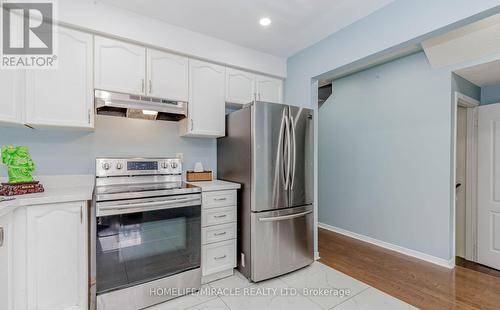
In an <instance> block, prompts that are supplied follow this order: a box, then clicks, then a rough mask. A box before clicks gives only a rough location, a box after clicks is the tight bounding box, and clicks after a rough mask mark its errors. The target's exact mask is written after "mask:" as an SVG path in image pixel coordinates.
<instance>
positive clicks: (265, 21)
mask: <svg viewBox="0 0 500 310" xmlns="http://www.w3.org/2000/svg"><path fill="white" fill-rule="evenodd" d="M259 24H260V25H261V26H269V25H271V19H270V18H269V17H262V18H261V19H260V20H259Z"/></svg>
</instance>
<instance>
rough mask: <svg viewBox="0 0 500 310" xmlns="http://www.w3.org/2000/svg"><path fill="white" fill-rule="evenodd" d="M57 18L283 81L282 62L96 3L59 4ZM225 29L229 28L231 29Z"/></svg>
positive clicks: (69, 0)
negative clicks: (280, 78) (272, 76)
mask: <svg viewBox="0 0 500 310" xmlns="http://www.w3.org/2000/svg"><path fill="white" fill-rule="evenodd" d="M165 14H167V12H166V13H165ZM168 14H175V12H170V13H168ZM57 15H58V19H59V20H60V21H62V22H63V23H67V24H71V25H75V26H77V27H81V28H86V29H89V30H92V31H94V32H101V33H105V34H108V35H112V36H116V37H121V38H127V39H129V40H133V41H137V42H140V43H144V44H147V45H151V46H154V47H159V48H163V49H167V50H171V51H174V52H177V53H181V54H185V55H189V56H193V57H196V58H200V59H205V60H210V61H213V62H217V63H221V64H226V65H230V66H234V67H238V68H242V69H246V70H251V71H257V72H262V73H265V74H269V75H274V76H277V77H286V72H287V71H286V59H285V58H281V57H277V56H274V55H270V54H266V53H262V52H259V51H255V50H252V49H249V48H246V47H241V46H238V45H235V44H232V43H229V42H227V41H223V40H220V39H217V38H213V37H210V36H207V35H203V34H200V33H196V32H193V31H190V30H187V29H184V28H180V27H177V26H174V25H170V24H167V23H165V22H162V21H160V20H156V19H151V18H147V17H144V16H141V15H138V14H135V13H133V12H130V11H127V10H123V9H121V8H117V7H113V6H110V5H107V4H103V3H100V2H99V1H94V0H59V1H58V14H57ZM221 26H223V25H221ZM225 26H227V27H230V25H225Z"/></svg>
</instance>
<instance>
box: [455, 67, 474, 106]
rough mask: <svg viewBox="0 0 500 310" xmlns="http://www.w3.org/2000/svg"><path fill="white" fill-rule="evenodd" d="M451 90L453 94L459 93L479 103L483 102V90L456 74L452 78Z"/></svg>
mask: <svg viewBox="0 0 500 310" xmlns="http://www.w3.org/2000/svg"><path fill="white" fill-rule="evenodd" d="M451 89H452V91H453V92H455V91H458V92H460V93H462V94H464V95H467V96H469V97H471V98H474V99H476V100H478V101H480V100H481V88H480V87H479V86H477V85H475V84H473V83H471V82H469V81H468V80H466V79H464V78H463V77H461V76H459V75H456V74H455V73H453V74H452V77H451Z"/></svg>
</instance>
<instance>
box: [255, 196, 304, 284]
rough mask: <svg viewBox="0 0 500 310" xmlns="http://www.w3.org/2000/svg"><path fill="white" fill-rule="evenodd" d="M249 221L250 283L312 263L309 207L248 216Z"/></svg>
mask: <svg viewBox="0 0 500 310" xmlns="http://www.w3.org/2000/svg"><path fill="white" fill-rule="evenodd" d="M251 221H252V229H251V234H252V245H251V246H252V253H251V256H252V258H251V259H252V270H251V278H252V280H253V281H255V282H258V281H262V280H266V279H269V278H273V277H276V276H280V275H283V274H286V273H288V272H291V271H294V270H297V269H300V268H302V267H305V266H307V265H309V264H311V263H312V262H313V260H314V249H313V207H312V205H309V206H303V207H297V208H291V209H285V210H280V211H271V212H261V213H252V215H251Z"/></svg>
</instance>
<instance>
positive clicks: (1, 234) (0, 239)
mask: <svg viewBox="0 0 500 310" xmlns="http://www.w3.org/2000/svg"><path fill="white" fill-rule="evenodd" d="M3 239H4V231H3V227H2V226H0V248H1V247H2V246H3Z"/></svg>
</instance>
